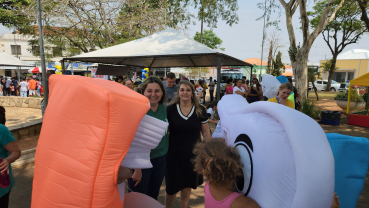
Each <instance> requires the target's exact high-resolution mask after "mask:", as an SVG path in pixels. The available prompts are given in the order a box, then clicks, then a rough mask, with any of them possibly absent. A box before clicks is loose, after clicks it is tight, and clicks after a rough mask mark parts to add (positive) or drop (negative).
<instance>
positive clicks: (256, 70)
mask: <svg viewBox="0 0 369 208" xmlns="http://www.w3.org/2000/svg"><path fill="white" fill-rule="evenodd" d="M244 62H247V63H250V64H252V65H253V68H252V78H259V75H260V70H261V76H263V74H265V73H266V68H267V66H268V63H267V62H266V61H263V62H262V63H261V59H259V58H248V59H246V60H244ZM260 65H261V66H260ZM243 73H244V75H245V76H246V78H247V79H249V77H247V74H249V73H250V72H249V70H247V69H246V68H245V69H244V72H243ZM250 80H251V79H250Z"/></svg>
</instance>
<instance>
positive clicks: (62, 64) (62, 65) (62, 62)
mask: <svg viewBox="0 0 369 208" xmlns="http://www.w3.org/2000/svg"><path fill="white" fill-rule="evenodd" d="M61 67H62V68H61V70H62V72H64V59H62V61H61Z"/></svg>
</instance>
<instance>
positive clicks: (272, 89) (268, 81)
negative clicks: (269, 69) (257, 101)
mask: <svg viewBox="0 0 369 208" xmlns="http://www.w3.org/2000/svg"><path fill="white" fill-rule="evenodd" d="M262 80H263V96H265V97H267V98H268V99H270V98H273V97H275V96H277V93H278V88H279V86H281V83H280V82H279V80H278V79H277V78H275V77H274V76H272V75H270V74H264V75H263V79H262Z"/></svg>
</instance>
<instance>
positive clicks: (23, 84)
mask: <svg viewBox="0 0 369 208" xmlns="http://www.w3.org/2000/svg"><path fill="white" fill-rule="evenodd" d="M19 85H20V96H21V97H27V91H28V82H26V78H23V79H22V81H21V83H19Z"/></svg>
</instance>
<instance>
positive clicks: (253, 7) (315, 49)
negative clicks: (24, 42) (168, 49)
mask: <svg viewBox="0 0 369 208" xmlns="http://www.w3.org/2000/svg"><path fill="white" fill-rule="evenodd" d="M238 2H239V10H238V16H239V22H238V24H235V25H233V26H232V27H230V26H228V25H227V24H226V23H225V22H223V21H222V20H219V21H218V27H217V28H214V29H213V31H214V32H215V33H216V35H217V36H218V37H220V38H221V39H222V40H223V44H222V47H224V48H225V51H224V53H226V54H228V55H231V56H233V57H236V58H239V59H241V60H245V59H247V58H260V57H261V43H262V35H263V21H256V19H257V18H258V17H260V16H261V15H262V13H263V11H262V10H260V9H259V8H257V3H258V2H264V1H260V0H258V1H245V0H242V1H241V0H240V1H238ZM251 2H252V3H251ZM190 12H195V11H194V10H193V9H190ZM298 16H299V14H298V11H296V14H295V16H294V19H293V26H294V28H299V27H300V24H299V23H300V21H299V18H298ZM200 27H201V26H200V22H198V21H196V25H190V26H189V31H188V32H187V33H188V34H189V35H190V36H191V37H193V36H194V35H195V33H196V31H200ZM279 28H280V29H281V30H280V36H279V38H280V39H281V41H282V42H285V43H286V47H284V48H281V49H280V51H281V52H282V60H283V62H285V63H289V62H290V60H289V57H288V53H287V51H288V47H289V42H288V33H287V29H286V24H285V16H284V15H283V14H282V16H281V18H280V24H279ZM204 29H209V28H207V27H206V25H204ZM273 30H274V28H267V29H266V33H267V34H269V33H271V32H272V31H273ZM7 32H11V31H10V30H8V29H7V28H5V27H3V26H0V35H1V34H3V33H7ZM295 35H296V39H297V44H298V42H301V43H302V34H301V32H300V31H298V30H297V29H296V30H295ZM350 49H367V50H369V35H368V34H366V35H364V36H363V37H362V39H361V40H359V42H358V43H357V44H351V45H349V46H347V47H346V48H345V49H344V50H343V52H345V51H348V50H350ZM267 54H268V48H267V47H264V57H267ZM325 57H326V58H331V57H332V55H331V52H330V50H329V48H328V46H327V44H326V43H325V41H324V40H323V37H322V35H319V36H318V37H317V39H316V40H315V42H314V44H313V46H312V48H311V51H310V55H309V62H312V63H318V62H319V61H320V60H324V59H325ZM265 59H266V58H264V60H265Z"/></svg>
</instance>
